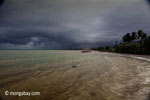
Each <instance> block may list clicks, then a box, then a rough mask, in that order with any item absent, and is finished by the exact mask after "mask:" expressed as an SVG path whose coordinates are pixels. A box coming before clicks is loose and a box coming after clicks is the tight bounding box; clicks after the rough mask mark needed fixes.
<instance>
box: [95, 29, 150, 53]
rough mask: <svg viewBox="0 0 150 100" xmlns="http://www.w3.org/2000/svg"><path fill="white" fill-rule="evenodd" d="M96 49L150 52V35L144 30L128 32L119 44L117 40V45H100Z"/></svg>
mask: <svg viewBox="0 0 150 100" xmlns="http://www.w3.org/2000/svg"><path fill="white" fill-rule="evenodd" d="M94 50H99V51H108V52H119V53H132V54H150V36H148V35H147V34H146V33H145V32H143V30H139V31H138V32H132V33H126V34H125V35H124V36H123V37H122V41H121V42H120V43H119V44H118V42H117V41H116V44H115V46H112V47H109V46H106V47H98V48H94Z"/></svg>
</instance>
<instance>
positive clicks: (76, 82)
mask: <svg viewBox="0 0 150 100" xmlns="http://www.w3.org/2000/svg"><path fill="white" fill-rule="evenodd" d="M0 54H1V56H0V100H149V99H150V98H149V95H150V62H148V61H144V60H140V59H136V58H132V57H124V56H119V55H115V54H111V53H109V54H107V53H101V52H95V51H94V52H93V51H92V53H81V51H49V50H45V51H44V50H43V51H42V50H41V51H38V50H37V51H30V50H28V51H23V50H22V51H15V50H14V51H0ZM72 66H76V67H72ZM5 91H9V92H23V91H25V92H40V95H36V96H11V95H8V96H6V95H5Z"/></svg>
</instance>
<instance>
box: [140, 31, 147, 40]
mask: <svg viewBox="0 0 150 100" xmlns="http://www.w3.org/2000/svg"><path fill="white" fill-rule="evenodd" d="M146 38H147V34H146V33H144V32H143V33H142V36H141V41H143V40H145V39H146Z"/></svg>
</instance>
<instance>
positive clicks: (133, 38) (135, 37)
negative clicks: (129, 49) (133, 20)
mask: <svg viewBox="0 0 150 100" xmlns="http://www.w3.org/2000/svg"><path fill="white" fill-rule="evenodd" d="M131 37H132V40H136V39H137V35H136V32H132V36H131Z"/></svg>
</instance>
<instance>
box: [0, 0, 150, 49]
mask: <svg viewBox="0 0 150 100" xmlns="http://www.w3.org/2000/svg"><path fill="white" fill-rule="evenodd" d="M149 27H150V7H149V5H148V3H147V2H146V0H5V1H4V2H3V5H1V6H0V49H70V48H85V47H96V46H100V45H112V44H114V41H116V40H121V37H122V36H123V35H124V34H125V33H127V32H133V31H138V30H139V29H142V30H144V31H145V32H147V33H149V32H150V28H149Z"/></svg>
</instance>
